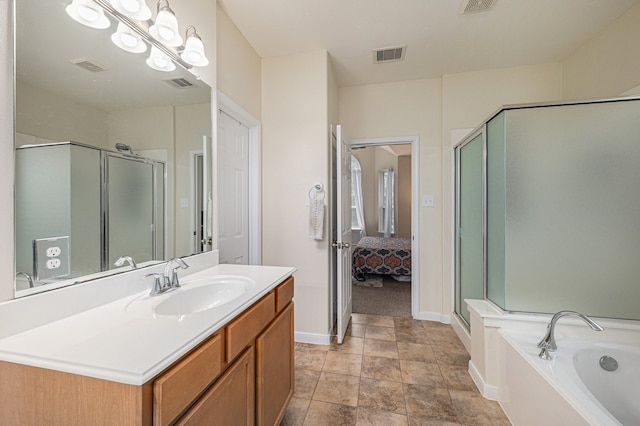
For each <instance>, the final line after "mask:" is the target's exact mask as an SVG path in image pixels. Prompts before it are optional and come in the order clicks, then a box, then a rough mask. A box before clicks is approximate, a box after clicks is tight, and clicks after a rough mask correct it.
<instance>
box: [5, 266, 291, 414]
mask: <svg viewBox="0 0 640 426" xmlns="http://www.w3.org/2000/svg"><path fill="white" fill-rule="evenodd" d="M294 271H295V269H294V268H285V267H263V266H240V265H218V266H216V267H213V268H208V269H205V270H203V271H200V272H198V273H195V274H192V275H190V276H187V277H186V278H184V279H183V280H182V287H181V288H179V289H176V290H175V291H172V292H168V293H166V294H163V295H160V296H154V297H151V296H149V295H148V289H147V288H146V287H148V286H149V282H148V281H147V282H145V289H144V291H141V292H140V291H139V292H137V293H135V294H130V295H128V296H126V297H122V298H118V299H116V300H113V301H111V302H109V303H105V304H103V305H99V306H96V307H94V308H91V309H88V310H86V311H83V312H79V313H77V314H74V315H70V316H68V317H64V318H61V319H59V320H57V321H53V322H50V323H47V324H43V325H42V326H39V327H34V328H30V329H27V330H25V331H23V332H20V333H17V334H14V335H10V336H6V337H4V338H2V339H0V377H1V378H2V379H1V380H0V398H1V399H2V407H1V408H0V424H33V425H37V424H60V425H87V424H91V425H101V424H102V425H169V424H180V425H201V424H206V425H211V424H221V425H232V424H238V425H240V424H242V425H245V424H246V425H253V424H257V425H273V424H278V423H279V422H280V420H281V418H282V416H283V415H284V412H285V409H286V406H287V404H288V402H289V400H290V398H291V396H292V394H293V386H294V376H293V277H292V274H293V272H294ZM238 282H240V283H242V282H247V283H249V285H247V286H246V287H247V288H246V289H245V290H243V291H242V292H241V293H240V294H239V295H238V294H234V295H233V300H231V301H227V302H225V301H224V300H223V301H222V303H221V304H219V306H210V304H209V305H206V303H208V302H207V300H206V298H207V297H208V296H207V295H206V294H205V293H204V292H203V291H205V290H207V292H208V290H209V288H208V287H207V286H212V287H211V288H213V286H216V287H215V288H216V289H218V288H220V287H219V286H218V284H219V283H225V285H226V284H229V283H231V284H229V285H228V287H229V288H235V286H236V285H240V284H238ZM203 289H204V290H203ZM225 292H226V290H224V289H223V290H220V291H218V293H219V294H223V293H225ZM209 293H211V292H208V293H207V294H209ZM203 295H204V296H203ZM34 297H36V296H34ZM37 297H46V294H43V295H38V296H37ZM216 297H217V296H216ZM205 302H206V303H205ZM9 303H16V301H13V302H9ZM23 303H25V302H23ZM203 303H205V304H203ZM215 303H217V302H214V305H215ZM2 308H3V306H0V309H2Z"/></svg>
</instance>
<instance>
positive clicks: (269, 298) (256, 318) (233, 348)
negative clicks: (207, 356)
mask: <svg viewBox="0 0 640 426" xmlns="http://www.w3.org/2000/svg"><path fill="white" fill-rule="evenodd" d="M275 299H276V296H275V293H274V292H271V293H269V294H267V295H266V296H265V297H263V298H262V299H261V300H260V301H259V302H257V303H256V304H255V305H253V307H251V308H250V309H248V310H247V311H246V312H244V313H243V314H242V315H240V316H239V317H238V318H237V319H235V320H234V321H233V322H232V323H231V324H229V325H228V326H227V328H226V330H227V345H226V346H227V362H231V360H232V359H233V358H235V357H236V356H237V355H238V354H239V353H240V352H242V350H243V349H244V348H246V347H247V345H248V344H249V343H251V342H252V341H253V340H254V339H255V338H256V336H257V335H258V333H260V332H261V331H262V330H263V329H264V328H265V326H266V325H267V324H269V322H271V320H272V319H273V318H274V317H275V313H276V309H275V306H276V301H275Z"/></svg>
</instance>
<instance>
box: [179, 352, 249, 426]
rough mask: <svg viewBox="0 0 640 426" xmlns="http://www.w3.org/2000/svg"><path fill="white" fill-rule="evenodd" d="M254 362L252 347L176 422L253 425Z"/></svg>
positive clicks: (238, 425)
mask: <svg viewBox="0 0 640 426" xmlns="http://www.w3.org/2000/svg"><path fill="white" fill-rule="evenodd" d="M254 365H255V356H254V349H253V347H249V348H248V349H247V350H246V351H245V352H244V354H242V355H241V356H240V358H238V359H237V360H236V362H234V363H233V364H232V365H231V367H229V368H228V369H227V371H226V372H225V373H224V374H223V375H222V377H220V379H218V381H216V383H215V384H214V385H213V386H212V387H211V388H210V389H209V390H208V391H207V392H206V393H205V394H204V395H203V396H202V397H201V398H200V400H198V402H196V404H195V405H194V406H193V407H192V408H191V409H190V410H189V411H188V412H187V414H185V415H184V417H182V418H181V419H180V420H179V421H178V422H177V423H176V424H177V425H224V426H243V425H253V424H254V418H255V367H254Z"/></svg>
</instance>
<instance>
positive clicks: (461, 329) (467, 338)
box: [451, 315, 471, 354]
mask: <svg viewBox="0 0 640 426" xmlns="http://www.w3.org/2000/svg"><path fill="white" fill-rule="evenodd" d="M452 318H453V320H452V321H451V326H452V327H453V331H455V332H456V334H457V335H458V339H460V341H461V342H462V344H463V345H464V348H465V349H466V350H467V353H469V354H470V353H471V334H470V333H469V330H468V329H467V326H466V325H465V324H464V323H463V322H462V321H461V320H460V318H459V317H458V316H456V315H453V316H452Z"/></svg>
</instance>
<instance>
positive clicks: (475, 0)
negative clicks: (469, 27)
mask: <svg viewBox="0 0 640 426" xmlns="http://www.w3.org/2000/svg"><path fill="white" fill-rule="evenodd" d="M495 1H496V0H464V1H463V2H462V6H460V13H461V14H465V13H474V12H484V11H487V10H489V9H491V6H493V4H494V3H495Z"/></svg>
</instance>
